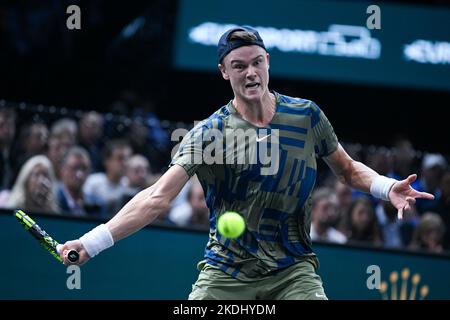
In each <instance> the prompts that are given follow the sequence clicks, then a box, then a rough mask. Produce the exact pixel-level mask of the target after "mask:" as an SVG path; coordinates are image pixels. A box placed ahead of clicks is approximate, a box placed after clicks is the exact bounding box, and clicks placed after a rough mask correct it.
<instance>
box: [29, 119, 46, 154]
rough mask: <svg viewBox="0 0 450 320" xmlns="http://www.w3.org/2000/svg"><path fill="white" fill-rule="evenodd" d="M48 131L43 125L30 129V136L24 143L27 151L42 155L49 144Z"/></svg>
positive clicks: (35, 125)
mask: <svg viewBox="0 0 450 320" xmlns="http://www.w3.org/2000/svg"><path fill="white" fill-rule="evenodd" d="M47 139H48V129H47V127H46V126H45V125H43V124H33V125H32V126H31V128H30V135H29V136H28V137H26V141H24V147H25V151H26V152H27V153H30V154H39V153H41V152H42V151H43V150H44V149H45V146H46V144H47Z"/></svg>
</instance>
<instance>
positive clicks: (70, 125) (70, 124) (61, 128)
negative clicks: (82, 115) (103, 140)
mask: <svg viewBox="0 0 450 320" xmlns="http://www.w3.org/2000/svg"><path fill="white" fill-rule="evenodd" d="M50 131H51V135H52V136H53V137H55V136H56V137H60V136H61V135H62V134H63V133H64V132H66V131H69V132H70V133H71V134H72V135H74V136H76V135H77V133H78V126H77V123H76V121H75V120H72V119H70V118H63V119H60V120H57V121H56V122H55V123H53V125H52V127H51V130H50Z"/></svg>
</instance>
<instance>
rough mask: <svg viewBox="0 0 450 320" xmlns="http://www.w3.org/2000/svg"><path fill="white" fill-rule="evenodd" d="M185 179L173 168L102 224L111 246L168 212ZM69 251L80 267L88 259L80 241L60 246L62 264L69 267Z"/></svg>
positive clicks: (183, 175) (184, 174) (181, 173)
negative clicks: (77, 256) (77, 253)
mask: <svg viewBox="0 0 450 320" xmlns="http://www.w3.org/2000/svg"><path fill="white" fill-rule="evenodd" d="M188 180H189V176H188V174H187V173H186V171H185V170H184V169H183V168H182V167H181V166H179V165H174V166H172V167H171V168H170V169H169V170H168V171H167V172H166V173H165V174H164V175H163V176H162V177H161V178H160V179H159V180H158V181H157V182H156V183H155V184H154V185H152V186H151V187H149V188H147V189H145V190H143V191H141V192H139V193H138V194H137V195H136V196H134V197H133V198H132V199H131V200H130V201H129V202H128V203H127V204H126V205H125V206H124V207H123V208H122V209H121V210H120V211H119V212H118V213H117V214H116V215H115V216H114V217H113V218H112V219H111V220H110V221H108V222H107V223H106V224H105V226H106V228H107V229H108V230H109V232H110V234H111V236H112V240H113V241H114V243H115V242H117V241H119V240H121V239H123V238H125V237H127V236H129V235H131V234H133V233H135V232H136V231H138V230H140V229H142V228H143V227H145V226H146V225H148V224H149V223H151V222H152V221H153V220H155V219H156V218H157V217H158V216H159V215H160V214H162V213H164V212H166V211H167V210H169V209H170V203H171V202H172V200H173V199H174V198H175V196H176V195H177V194H178V193H179V192H180V190H181V189H182V188H183V186H184V185H185V184H186V182H187V181H188ZM95 236H96V235H94V240H95ZM91 238H92V237H91ZM94 240H90V241H94ZM100 241H101V240H100ZM71 249H75V250H77V251H78V252H79V255H80V258H79V261H78V263H77V264H80V265H81V264H83V263H85V262H86V261H87V260H89V258H90V256H89V254H88V253H87V251H86V250H85V248H84V247H83V245H82V244H81V242H80V240H74V241H68V242H66V243H65V244H64V246H63V247H62V252H61V258H62V259H63V260H64V263H65V264H70V262H69V261H68V260H67V257H65V256H66V254H67V252H68V251H69V250H71Z"/></svg>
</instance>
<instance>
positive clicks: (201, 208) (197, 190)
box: [189, 183, 209, 221]
mask: <svg viewBox="0 0 450 320" xmlns="http://www.w3.org/2000/svg"><path fill="white" fill-rule="evenodd" d="M189 204H190V205H191V207H192V215H193V217H192V219H193V220H194V221H204V220H208V212H209V211H208V210H209V209H208V206H207V205H206V201H205V196H204V194H203V189H202V186H201V184H200V183H193V184H192V187H191V191H190V197H189Z"/></svg>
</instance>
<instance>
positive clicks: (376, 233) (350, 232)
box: [347, 197, 382, 246]
mask: <svg viewBox="0 0 450 320" xmlns="http://www.w3.org/2000/svg"><path fill="white" fill-rule="evenodd" d="M347 219H348V224H347V237H348V242H354V243H357V242H359V243H361V244H368V245H374V246H379V245H381V244H382V239H381V234H380V228H379V226H378V222H377V219H376V217H375V212H374V210H373V207H372V203H371V201H370V199H369V198H367V197H360V198H358V199H356V200H355V201H353V203H352V205H351V206H350V208H349V211H348V214H347Z"/></svg>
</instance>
